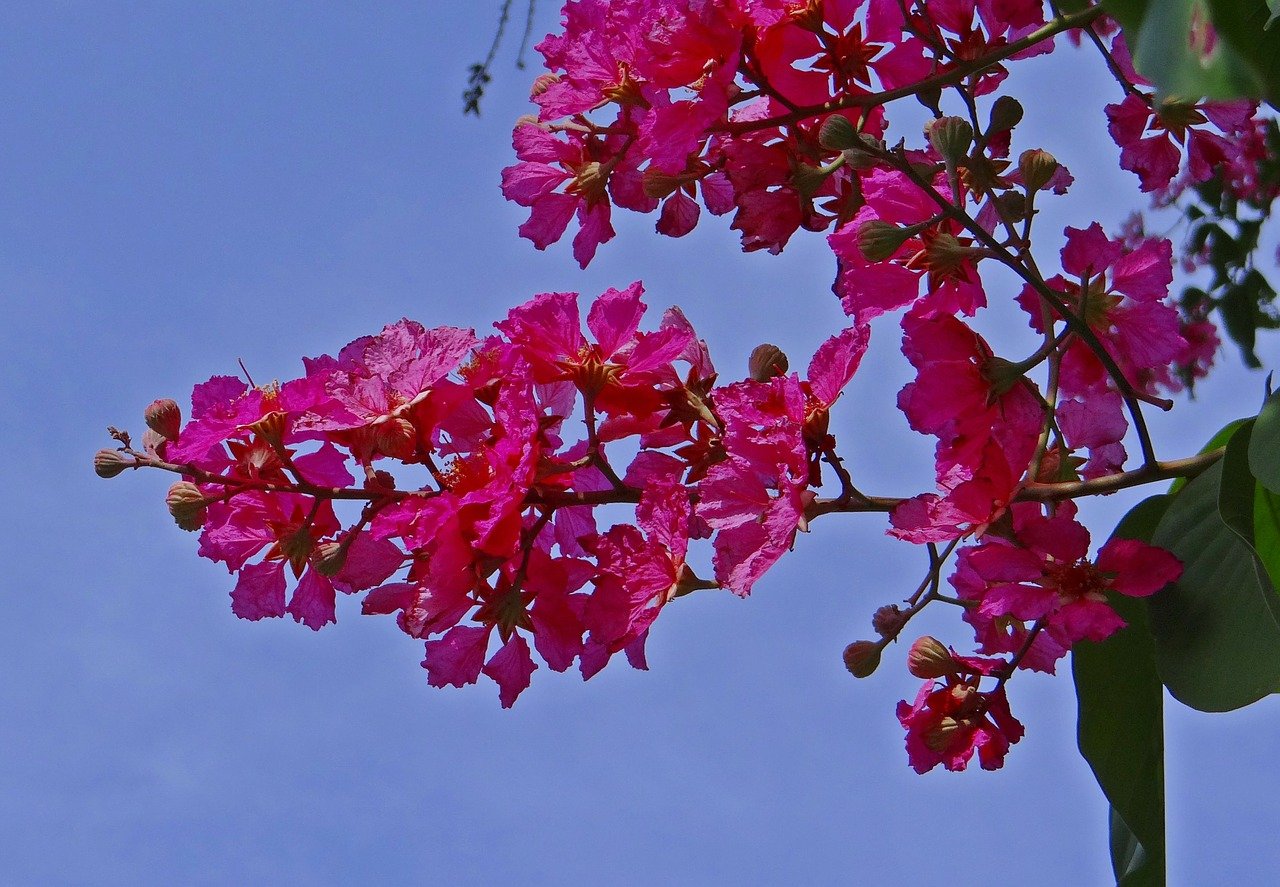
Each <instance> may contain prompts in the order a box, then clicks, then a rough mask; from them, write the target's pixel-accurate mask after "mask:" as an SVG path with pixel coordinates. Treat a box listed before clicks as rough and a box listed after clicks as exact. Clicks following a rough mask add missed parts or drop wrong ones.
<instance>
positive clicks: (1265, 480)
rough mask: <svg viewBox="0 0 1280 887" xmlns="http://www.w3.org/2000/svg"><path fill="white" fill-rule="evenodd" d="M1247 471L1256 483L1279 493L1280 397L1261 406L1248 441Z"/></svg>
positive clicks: (1270, 399) (1273, 397)
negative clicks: (1255, 479) (1251, 473)
mask: <svg viewBox="0 0 1280 887" xmlns="http://www.w3.org/2000/svg"><path fill="white" fill-rule="evenodd" d="M1249 470H1250V471H1251V472H1253V476H1254V477H1256V478H1257V479H1258V482H1259V483H1260V484H1262V485H1263V486H1265V487H1266V488H1267V489H1268V490H1271V491H1272V492H1273V493H1280V395H1272V396H1271V397H1268V398H1267V402H1266V403H1264V404H1263V405H1262V412H1260V413H1258V421H1257V424H1256V425H1255V426H1254V429H1253V436H1252V438H1251V439H1250V441H1249Z"/></svg>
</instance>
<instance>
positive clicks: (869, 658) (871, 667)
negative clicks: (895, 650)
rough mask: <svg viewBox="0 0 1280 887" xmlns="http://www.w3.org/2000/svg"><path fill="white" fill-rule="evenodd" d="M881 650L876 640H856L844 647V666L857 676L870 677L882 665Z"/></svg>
mask: <svg viewBox="0 0 1280 887" xmlns="http://www.w3.org/2000/svg"><path fill="white" fill-rule="evenodd" d="M881 650H882V648H881V646H880V645H879V644H878V643H876V642H875V641H854V642H853V643H852V644H850V645H849V646H847V647H845V648H844V667H845V668H847V669H849V674H851V675H853V676H854V677H855V678H867V677H870V676H871V675H872V674H873V673H874V672H875V670H876V669H877V668H879V667H880V653H881Z"/></svg>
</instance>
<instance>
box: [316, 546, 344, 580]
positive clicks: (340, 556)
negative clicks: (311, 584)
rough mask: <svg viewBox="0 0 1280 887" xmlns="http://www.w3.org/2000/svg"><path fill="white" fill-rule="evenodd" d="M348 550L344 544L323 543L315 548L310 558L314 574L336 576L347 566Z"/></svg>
mask: <svg viewBox="0 0 1280 887" xmlns="http://www.w3.org/2000/svg"><path fill="white" fill-rule="evenodd" d="M349 550H350V546H348V545H347V544H346V543H344V542H325V543H323V544H321V545H319V546H317V547H316V550H315V553H314V555H313V556H312V557H313V562H314V563H315V567H316V572H317V573H319V574H320V575H321V576H329V577H333V576H337V575H338V574H339V573H341V572H342V568H343V567H345V566H346V565H347V552H348V551H349Z"/></svg>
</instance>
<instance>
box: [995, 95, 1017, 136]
mask: <svg viewBox="0 0 1280 887" xmlns="http://www.w3.org/2000/svg"><path fill="white" fill-rule="evenodd" d="M1021 122H1022V103H1021V102H1019V101H1018V100H1017V99H1015V98H1014V97H1013V96H1011V95H1002V96H1000V98H998V99H996V100H995V103H994V104H993V105H992V106H991V117H990V118H989V119H988V122H987V134H988V135H994V134H995V133H998V132H1004V131H1005V130H1009V129H1013V128H1014V127H1015V126H1017V125H1018V124H1019V123H1021Z"/></svg>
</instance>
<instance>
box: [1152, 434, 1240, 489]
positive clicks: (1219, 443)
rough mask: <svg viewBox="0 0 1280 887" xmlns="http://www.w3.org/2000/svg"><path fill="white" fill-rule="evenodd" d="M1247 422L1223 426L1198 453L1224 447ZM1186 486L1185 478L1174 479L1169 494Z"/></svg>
mask: <svg viewBox="0 0 1280 887" xmlns="http://www.w3.org/2000/svg"><path fill="white" fill-rule="evenodd" d="M1248 421H1249V420H1248V419H1234V420H1232V421H1230V422H1228V423H1227V424H1226V425H1223V426H1222V428H1221V429H1220V430H1219V431H1218V433H1217V434H1215V435H1214V436H1213V437H1211V438H1209V442H1208V443H1207V444H1205V445H1204V446H1203V447H1201V449H1200V452H1202V453H1208V452H1210V451H1211V450H1216V449H1218V448H1219V447H1225V446H1226V445H1227V441H1229V440H1231V435H1233V434H1235V433H1236V429H1237V428H1239V427H1240V426H1241V425H1243V424H1244V423H1245V422H1248ZM1186 485H1187V479H1186V478H1185V477H1175V478H1174V479H1173V483H1171V484H1170V485H1169V493H1170V494H1171V495H1172V494H1173V493H1176V492H1178V490H1181V489H1182V488H1183V487H1185V486H1186Z"/></svg>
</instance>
